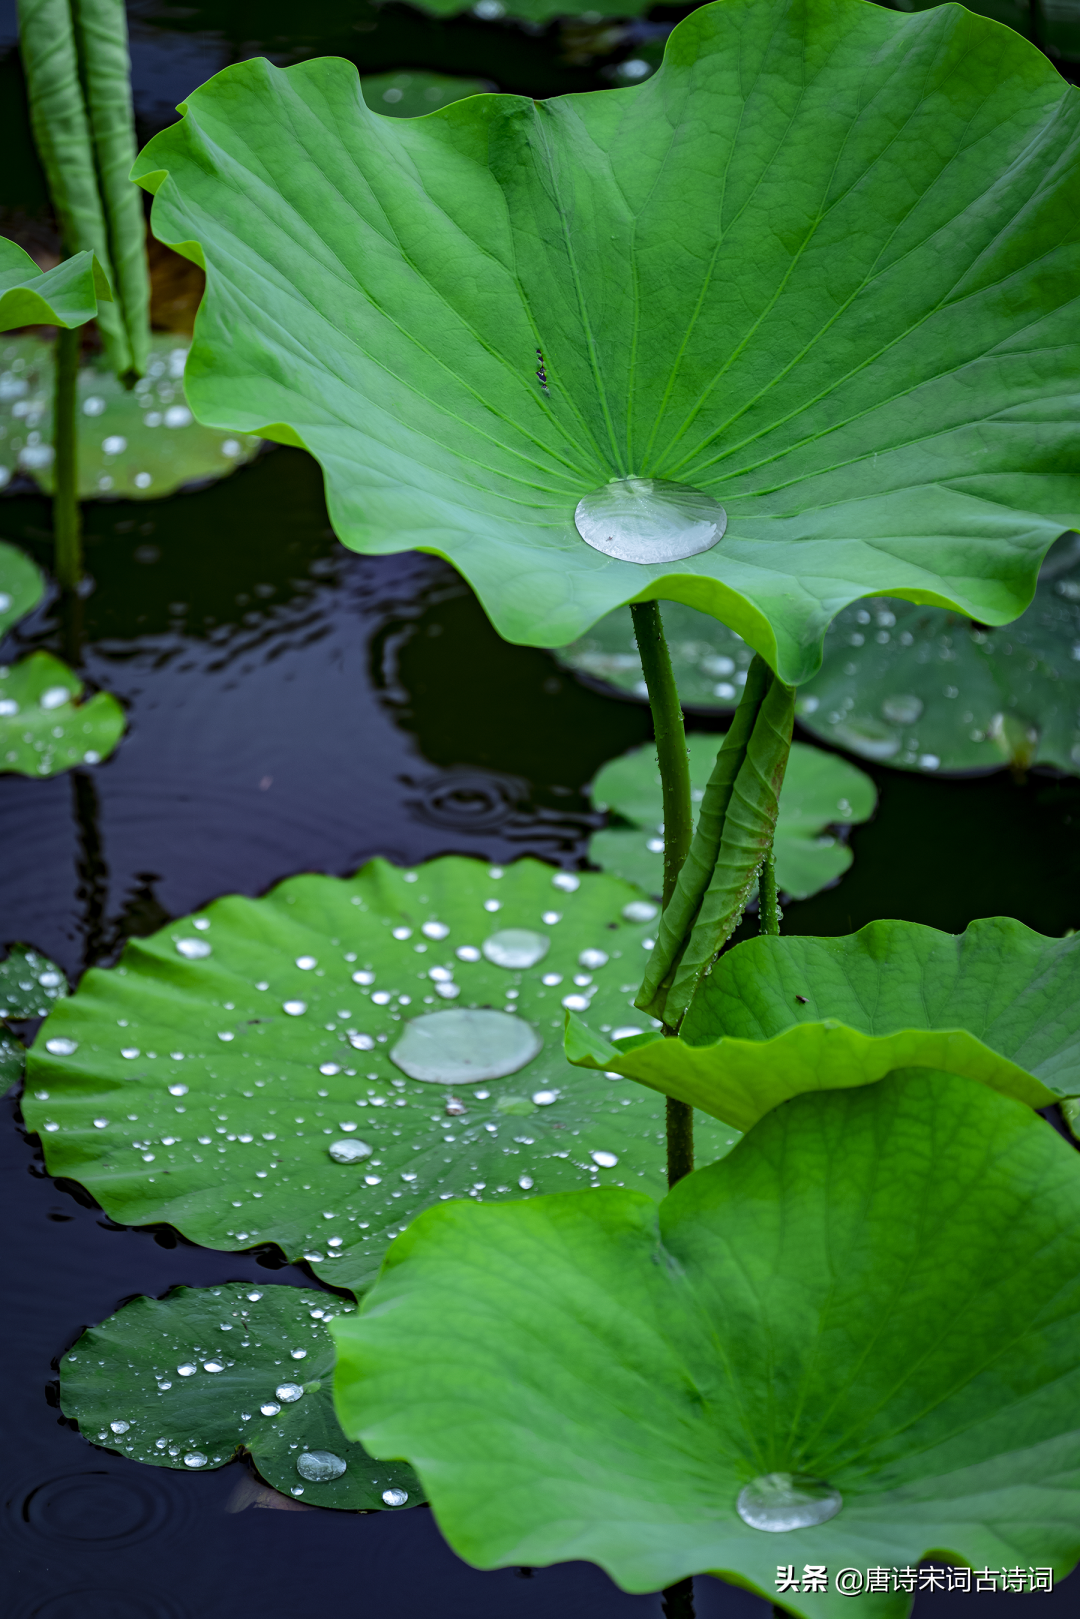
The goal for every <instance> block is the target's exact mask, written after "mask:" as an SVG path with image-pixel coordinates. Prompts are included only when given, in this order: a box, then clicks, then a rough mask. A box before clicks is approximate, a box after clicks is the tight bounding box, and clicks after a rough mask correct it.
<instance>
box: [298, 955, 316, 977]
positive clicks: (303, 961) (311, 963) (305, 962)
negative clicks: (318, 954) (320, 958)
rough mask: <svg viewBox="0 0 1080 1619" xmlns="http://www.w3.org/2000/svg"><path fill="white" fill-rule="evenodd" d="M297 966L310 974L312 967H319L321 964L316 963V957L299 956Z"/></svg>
mask: <svg viewBox="0 0 1080 1619" xmlns="http://www.w3.org/2000/svg"><path fill="white" fill-rule="evenodd" d="M296 965H297V966H298V967H299V968H300V970H301V972H305V973H308V972H310V971H311V969H312V967H317V966H318V965H319V963H318V962H317V961H316V959H315V957H314V956H297V958H296Z"/></svg>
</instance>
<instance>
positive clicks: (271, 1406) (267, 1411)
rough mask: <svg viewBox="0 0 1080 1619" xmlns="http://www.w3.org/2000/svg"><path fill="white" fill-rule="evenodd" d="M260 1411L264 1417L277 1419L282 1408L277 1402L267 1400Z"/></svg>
mask: <svg viewBox="0 0 1080 1619" xmlns="http://www.w3.org/2000/svg"><path fill="white" fill-rule="evenodd" d="M259 1410H260V1411H261V1412H262V1414H263V1416H264V1417H276V1416H277V1414H278V1412H279V1411H280V1410H281V1407H280V1405H278V1403H277V1401H276V1400H267V1402H266V1404H265V1405H260V1407H259Z"/></svg>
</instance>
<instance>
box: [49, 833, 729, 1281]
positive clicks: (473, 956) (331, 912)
mask: <svg viewBox="0 0 1080 1619" xmlns="http://www.w3.org/2000/svg"><path fill="white" fill-rule="evenodd" d="M635 903H636V904H639V905H640V904H644V903H645V902H644V901H643V900H642V896H641V894H640V891H639V890H637V889H634V888H631V887H629V885H627V884H626V883H623V882H620V881H618V880H617V879H615V878H613V877H608V876H605V875H603V874H592V875H589V874H586V875H583V876H582V877H580V878H578V877H576V876H573V875H571V874H570V873H568V872H555V871H553V870H552V868H551V867H550V866H545V865H542V864H541V863H540V862H539V861H536V860H521V861H518V862H517V863H515V864H514V865H512V866H508V867H506V868H505V870H502V869H500V868H498V867H491V868H489V867H488V866H487V865H485V864H483V863H481V862H479V861H476V860H468V859H465V858H461V857H457V856H448V857H446V858H445V859H441V860H435V861H432V862H430V863H429V864H428V865H426V866H422V867H420V868H419V869H418V870H414V871H401V870H398V869H396V868H394V867H393V866H389V865H387V864H386V863H385V862H384V861H381V860H375V861H372V862H371V864H370V865H368V866H365V867H364V869H363V870H362V871H361V872H360V873H359V875H358V876H357V877H355V878H353V879H351V880H343V879H340V878H332V877H295V878H291V879H289V880H288V881H287V882H284V883H281V884H280V885H279V886H278V887H277V888H275V889H274V890H273V891H272V892H271V893H270V894H268V895H267V896H266V897H265V898H263V899H258V900H252V899H246V898H243V897H240V896H235V895H234V896H231V897H229V898H226V899H220V900H216V901H215V902H214V903H213V904H212V905H209V906H207V908H206V910H205V911H204V912H202V913H200V914H199V915H197V916H195V917H188V918H184V919H183V920H181V921H179V922H175V923H171V924H170V925H169V926H168V927H166V928H163V929H162V930H161V932H160V933H156V934H154V935H152V936H151V937H150V938H147V939H133V940H131V941H130V942H129V944H128V945H127V948H126V950H125V952H124V955H123V957H122V960H121V962H120V965H119V966H118V967H116V968H113V969H110V970H106V971H101V970H94V971H91V972H88V973H87V974H86V975H85V977H84V978H83V979H82V982H81V984H80V986H79V989H78V992H77V993H76V994H75V995H73V996H72V997H71V998H70V999H69V1000H66V1001H64V1002H63V1003H62V1005H60V1006H58V1007H57V1008H56V1010H55V1011H54V1012H53V1013H52V1015H51V1016H50V1017H49V1018H48V1019H47V1021H46V1022H45V1024H44V1025H43V1027H42V1029H41V1031H40V1033H39V1035H38V1037H37V1040H36V1042H35V1044H34V1046H33V1048H32V1050H31V1053H30V1057H29V1064H28V1069H29V1078H28V1083H27V1095H26V1098H25V1101H24V1117H25V1119H26V1123H27V1125H28V1127H29V1128H30V1129H31V1130H34V1131H37V1132H38V1133H39V1134H40V1135H41V1138H42V1142H43V1144H44V1147H45V1157H46V1162H47V1164H48V1167H49V1171H50V1173H51V1174H54V1175H64V1176H67V1177H68V1178H69V1179H71V1180H75V1181H78V1182H80V1183H81V1184H82V1185H83V1186H85V1187H87V1188H88V1189H89V1190H90V1191H91V1192H92V1193H93V1195H94V1196H95V1197H96V1198H97V1200H98V1202H99V1203H100V1204H101V1205H102V1207H103V1208H104V1209H105V1210H106V1211H107V1212H108V1213H109V1214H111V1215H112V1216H113V1217H114V1218H115V1219H117V1220H121V1221H123V1222H124V1223H125V1224H130V1225H141V1224H145V1223H148V1222H151V1221H168V1222H169V1223H170V1224H171V1225H173V1226H175V1227H176V1228H177V1229H178V1230H180V1231H182V1232H183V1233H184V1235H185V1236H187V1237H190V1238H191V1239H192V1240H193V1241H195V1242H199V1243H202V1244H203V1245H204V1246H206V1247H210V1248H226V1249H227V1248H243V1247H245V1246H252V1245H254V1244H257V1243H263V1242H275V1243H277V1244H278V1245H279V1246H280V1247H281V1248H282V1249H283V1250H284V1252H285V1253H286V1254H287V1256H288V1257H289V1258H290V1259H296V1258H299V1257H301V1256H304V1257H306V1258H307V1259H308V1261H309V1263H310V1264H311V1265H313V1267H314V1268H315V1270H316V1271H317V1273H318V1274H319V1275H320V1276H325V1278H326V1280H327V1281H329V1282H331V1283H333V1284H334V1285H336V1286H341V1287H349V1288H358V1287H363V1286H365V1285H366V1284H367V1283H368V1282H369V1281H370V1280H371V1279H372V1278H373V1277H374V1275H375V1272H376V1271H377V1269H378V1266H379V1262H380V1260H381V1258H382V1254H383V1251H384V1249H385V1247H386V1244H387V1243H388V1242H389V1241H390V1240H391V1239H395V1238H397V1237H398V1236H399V1235H400V1233H401V1232H402V1231H403V1230H404V1229H405V1227H406V1226H407V1225H408V1222H409V1220H410V1219H411V1218H412V1216H413V1215H414V1214H415V1213H416V1212H417V1210H419V1209H421V1208H423V1207H424V1206H425V1205H426V1204H428V1203H431V1202H434V1201H438V1200H439V1199H445V1198H450V1197H455V1196H456V1197H463V1196H466V1195H468V1196H471V1197H474V1198H477V1199H484V1200H491V1199H502V1198H520V1197H522V1196H524V1195H525V1194H526V1193H528V1192H530V1191H534V1190H535V1191H536V1192H550V1191H563V1190H571V1189H577V1188H579V1187H583V1186H589V1185H590V1184H596V1183H598V1182H600V1183H604V1184H607V1183H608V1182H616V1183H623V1182H625V1183H626V1184H630V1185H634V1186H636V1187H640V1188H642V1189H643V1190H645V1191H647V1192H649V1193H650V1194H654V1195H658V1194H659V1193H660V1192H661V1191H662V1189H663V1186H664V1118H663V1113H664V1109H663V1104H662V1102H661V1101H660V1100H659V1098H657V1097H656V1096H653V1095H650V1094H649V1093H648V1092H647V1091H645V1090H642V1089H639V1088H638V1087H637V1086H631V1085H627V1084H620V1083H619V1082H618V1080H617V1079H616V1080H615V1081H614V1082H613V1081H612V1080H611V1079H609V1078H607V1077H606V1076H604V1075H600V1074H587V1073H584V1072H582V1071H579V1070H576V1069H573V1068H571V1067H569V1066H568V1065H567V1062H566V1059H565V1057H564V1055H563V1051H562V1031H563V1020H564V1016H565V1012H564V1007H565V1006H566V1004H567V1002H569V1004H570V1006H571V1007H575V1006H576V1007H578V1008H579V1009H580V1008H584V1007H586V1006H588V1008H589V1010H590V1014H591V1016H592V1017H594V1018H595V1019H596V1021H597V1025H598V1026H599V1025H601V1024H603V1025H605V1026H606V1027H607V1028H608V1029H609V1030H612V1031H613V1032H616V1033H617V1032H618V1030H619V1029H620V1028H622V1029H634V1028H637V1029H643V1028H645V1027H647V1026H648V1025H649V1021H650V1020H649V1019H648V1018H646V1017H644V1016H643V1015H642V1013H640V1012H637V1011H635V1010H634V1007H633V1004H632V1003H633V997H634V995H635V993H636V992H637V987H638V982H639V978H640V974H641V970H642V966H643V964H644V961H645V951H644V949H643V948H642V945H643V942H644V938H645V936H646V935H647V934H648V932H649V928H648V925H647V924H646V923H643V922H640V921H638V922H627V921H624V920H623V916H622V913H623V910H624V907H626V906H627V905H628V904H635ZM645 909H646V911H648V910H650V909H653V908H652V907H650V906H648V905H647V904H646V905H645ZM505 929H530V930H533V931H535V932H536V933H538V934H541V935H543V936H544V939H545V940H550V945H549V949H548V951H547V953H546V954H545V955H544V957H543V960H542V961H539V962H538V963H537V964H536V965H534V966H532V967H530V968H528V969H523V970H514V969H510V968H505V967H500V966H498V965H496V964H495V963H494V962H491V961H489V960H487V959H486V957H485V956H484V955H483V953H482V946H483V944H484V941H485V940H486V939H487V938H488V937H489V935H491V934H494V933H496V932H499V931H502V930H505ZM583 952H589V953H590V959H591V960H593V961H594V962H596V963H597V964H596V965H593V966H591V967H590V968H588V969H585V968H583V967H582V966H581V962H580V959H579V958H580V957H581V955H582V953H583ZM593 952H595V953H596V954H595V955H592V954H591V953H593ZM600 957H603V960H602V962H601V961H600V959H599V958H600ZM545 978H546V979H548V980H550V981H549V982H548V983H545V982H544V980H545ZM575 979H576V980H577V982H575ZM555 980H558V981H557V982H555ZM471 1007H480V1008H490V1009H492V1010H495V1011H498V1012H500V1013H506V1014H508V1015H510V1016H513V1017H515V1018H520V1019H521V1020H523V1021H524V1022H525V1023H527V1024H529V1025H530V1027H531V1029H532V1031H534V1032H535V1034H536V1035H538V1036H540V1037H542V1040H543V1049H542V1050H541V1051H540V1053H539V1055H538V1056H536V1057H534V1058H533V1059H532V1060H531V1061H529V1062H527V1064H526V1065H525V1066H524V1067H520V1068H519V1069H518V1070H517V1071H516V1072H513V1073H511V1074H508V1075H507V1076H506V1077H504V1078H502V1079H498V1080H493V1081H490V1082H485V1083H480V1084H478V1083H476V1082H475V1075H474V1076H473V1078H472V1079H470V1075H469V1073H468V1072H464V1073H463V1072H462V1070H461V1068H460V1067H453V1075H454V1077H453V1078H452V1079H450V1078H448V1081H447V1082H446V1083H444V1084H443V1085H436V1084H433V1083H432V1082H431V1081H430V1080H429V1079H421V1080H415V1079H410V1078H408V1077H407V1075H406V1073H405V1072H404V1071H403V1069H402V1068H401V1067H400V1066H399V1065H398V1064H397V1063H395V1061H394V1060H393V1056H394V1053H395V1052H396V1051H398V1047H399V1044H400V1042H401V1039H402V1035H403V1034H404V1033H405V1031H406V1028H407V1027H408V1026H409V1024H410V1023H412V1020H414V1019H417V1018H419V1017H423V1016H425V1015H428V1014H430V1013H431V1012H435V1011H442V1010H445V1009H451V1008H453V1009H460V1008H471ZM413 1026H414V1027H415V1024H414V1025H413ZM526 1049H527V1050H529V1049H531V1041H530V1043H529V1045H528V1046H527V1048H526ZM398 1055H399V1056H400V1052H398ZM452 1066H453V1065H449V1064H448V1074H449V1072H450V1071H451V1067H452ZM39 1093H44V1096H42V1095H40V1094H39ZM701 1126H702V1127H701V1129H700V1130H699V1132H698V1144H697V1150H698V1155H699V1158H700V1159H702V1160H704V1161H707V1160H709V1159H712V1158H717V1157H719V1156H720V1155H721V1153H723V1152H725V1151H726V1150H727V1148H728V1147H729V1146H730V1145H731V1142H732V1141H733V1140H734V1137H735V1132H734V1131H732V1130H730V1129H725V1128H724V1127H723V1126H720V1125H718V1124H716V1123H715V1122H714V1121H712V1120H709V1119H705V1120H702V1121H701ZM354 1142H355V1143H363V1145H364V1146H366V1147H369V1148H370V1149H371V1151H370V1153H367V1154H363V1153H362V1152H361V1151H360V1149H359V1148H358V1147H351V1146H349V1145H348V1144H349V1143H354ZM594 1154H599V1155H600V1159H599V1161H598V1160H597V1158H596V1157H594V1156H593V1155H594ZM609 1156H610V1158H611V1159H613V1160H614V1162H609V1161H608V1159H609ZM350 1160H351V1161H350Z"/></svg>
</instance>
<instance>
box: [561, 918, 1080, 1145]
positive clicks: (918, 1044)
mask: <svg viewBox="0 0 1080 1619" xmlns="http://www.w3.org/2000/svg"><path fill="white" fill-rule="evenodd" d="M566 1049H567V1054H568V1056H570V1058H571V1061H574V1062H582V1063H584V1064H586V1065H587V1066H590V1067H600V1068H603V1069H607V1070H614V1071H617V1072H619V1073H622V1074H626V1075H627V1077H628V1078H631V1079H635V1080H637V1081H638V1082H639V1083H640V1084H642V1085H650V1086H652V1087H653V1088H654V1089H656V1090H661V1091H664V1092H665V1093H666V1094H667V1095H670V1096H677V1097H679V1098H680V1100H682V1101H684V1102H692V1103H693V1105H694V1107H698V1108H702V1109H704V1111H705V1112H707V1113H712V1114H714V1115H715V1116H716V1117H717V1118H722V1119H725V1120H726V1121H727V1122H728V1123H730V1124H733V1125H734V1126H735V1127H736V1128H737V1129H739V1130H746V1129H749V1127H750V1125H751V1124H753V1123H754V1121H755V1120H756V1119H759V1118H760V1117H761V1116H762V1114H764V1113H767V1112H768V1111H769V1109H770V1108H773V1107H776V1106H777V1105H778V1104H779V1103H780V1102H784V1101H787V1100H788V1098H789V1097H792V1096H795V1095H797V1094H798V1093H799V1092H800V1091H807V1090H819V1089H822V1088H826V1089H829V1088H833V1087H843V1086H849V1085H866V1084H870V1083H872V1082H873V1081H874V1080H877V1079H880V1078H881V1076H882V1075H883V1074H885V1073H888V1072H889V1071H890V1069H893V1068H900V1067H905V1068H906V1067H920V1068H937V1069H944V1070H946V1071H948V1072H950V1073H955V1074H964V1075H967V1076H969V1077H970V1078H972V1079H978V1080H981V1081H982V1082H983V1083H984V1084H986V1085H989V1086H991V1087H992V1088H993V1089H995V1090H999V1091H1003V1092H1005V1093H1006V1094H1007V1095H1010V1096H1014V1097H1016V1098H1018V1099H1019V1100H1020V1101H1024V1102H1027V1103H1029V1104H1030V1105H1031V1106H1032V1107H1048V1106H1049V1105H1050V1104H1051V1103H1052V1102H1055V1101H1056V1100H1057V1099H1058V1098H1059V1097H1061V1096H1075V1095H1077V1094H1078V1093H1080V939H1078V938H1076V937H1073V936H1069V937H1067V938H1064V939H1044V938H1043V937H1042V936H1041V934H1038V933H1033V932H1032V931H1031V929H1030V928H1026V927H1024V925H1023V923H1022V922H1014V921H1013V920H1012V919H1011V918H1010V917H1001V916H998V917H992V918H990V919H989V920H986V921H982V922H973V923H972V924H971V926H970V927H969V928H968V929H967V931H966V932H965V933H961V934H959V935H954V934H951V933H939V932H938V931H937V929H936V928H927V927H923V926H921V925H920V924H919V923H917V922H871V923H869V924H868V925H867V926H866V927H864V928H860V930H859V932H858V933H852V934H848V935H847V936H845V937H842V938H837V939H815V938H808V937H800V936H798V935H794V934H787V935H784V936H783V937H782V938H775V937H773V938H764V937H759V938H755V939H747V940H744V942H743V943H742V944H740V945H737V946H736V947H735V948H734V949H733V950H730V951H728V952H727V954H726V955H724V956H721V958H720V960H719V961H718V962H717V964H716V966H715V967H714V969H713V971H712V974H711V975H710V976H709V977H708V978H706V979H704V980H703V981H702V984H701V988H700V990H699V991H698V995H697V998H696V999H695V1001H694V1002H693V1004H692V1006H691V1009H690V1011H689V1013H688V1014H687V1017H686V1021H685V1022H684V1023H683V1025H682V1031H681V1038H680V1039H678V1040H663V1041H660V1040H656V1039H652V1038H650V1037H649V1036H638V1037H635V1038H634V1039H632V1040H631V1041H630V1043H629V1045H627V1044H626V1043H625V1042H623V1043H621V1048H620V1049H616V1048H615V1047H613V1046H612V1045H611V1043H610V1042H609V1041H606V1040H598V1039H597V1037H596V1035H595V1034H594V1033H593V1032H592V1031H591V1030H590V1029H588V1028H586V1027H585V1025H584V1023H582V1022H581V1021H580V1019H576V1018H575V1019H573V1020H572V1026H571V1027H570V1028H569V1029H568V1034H567V1047H566Z"/></svg>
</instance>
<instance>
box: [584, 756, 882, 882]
mask: <svg viewBox="0 0 1080 1619" xmlns="http://www.w3.org/2000/svg"><path fill="white" fill-rule="evenodd" d="M719 740H720V739H719V738H718V737H715V736H700V735H699V736H688V737H687V739H686V745H687V752H688V753H689V756H690V781H691V785H692V791H693V796H694V801H695V802H696V803H700V802H701V799H702V797H703V796H704V792H705V784H706V782H707V781H708V779H709V773H710V771H711V770H712V767H713V765H714V764H715V762H716V751H717V747H718V745H719ZM592 795H593V800H594V802H595V803H596V804H597V805H598V807H600V808H605V809H608V810H610V811H611V812H612V814H613V816H614V817H615V824H614V825H612V826H609V827H605V828H604V829H603V830H602V831H600V832H594V833H593V835H592V839H591V840H590V843H589V854H590V858H591V859H592V860H594V861H595V863H596V864H597V865H598V866H602V867H603V868H604V870H605V871H610V872H612V873H613V874H614V875H615V876H617V877H624V878H625V879H626V880H627V882H632V883H637V884H638V886H639V887H641V888H644V889H645V890H646V891H647V892H648V893H650V894H654V895H655V894H659V892H660V884H661V877H662V864H663V861H662V851H661V845H662V837H661V835H660V834H661V822H662V817H663V811H662V806H661V798H660V773H659V771H658V769H657V766H656V752H655V749H654V748H653V747H652V746H651V745H647V746H646V747H643V748H635V749H634V750H633V752H632V753H627V754H624V755H623V757H622V758H621V759H613V760H612V761H611V763H610V764H606V765H605V766H604V768H603V769H602V770H601V771H600V773H599V775H598V776H597V777H596V780H595V781H594V782H593V786H592ZM876 801H877V792H876V789H875V787H874V784H873V782H872V781H871V780H870V778H869V776H866V775H864V774H863V772H862V771H861V770H857V769H856V768H855V766H854V765H851V764H848V762H847V761H846V760H845V759H840V758H837V756H836V755H835V754H833V753H823V752H822V751H821V750H820V749H819V748H808V747H806V745H805V744H804V743H800V742H796V743H794V744H793V745H792V749H791V754H790V756H789V758H788V764H787V772H786V774H785V776H784V785H783V790H782V791H781V794H780V810H779V814H778V816H777V820H776V839H775V845H774V847H775V850H776V880H777V882H778V884H779V885H780V888H781V889H782V890H783V892H784V893H786V894H790V895H791V896H792V898H794V899H806V898H808V897H809V895H811V894H816V893H817V892H818V891H819V889H822V888H827V887H828V886H829V884H830V883H834V882H836V881H837V879H838V878H840V877H842V876H843V874H844V872H845V871H847V869H848V867H849V866H850V865H851V861H852V854H851V850H850V849H849V848H848V846H847V844H846V843H843V842H841V840H840V839H839V838H838V837H835V836H834V835H833V834H832V833H831V832H830V831H829V828H830V827H835V826H854V825H856V824H857V823H858V822H859V821H865V820H868V819H869V817H870V816H871V815H872V814H873V813H874V805H875V803H876ZM627 823H628V824H627Z"/></svg>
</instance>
